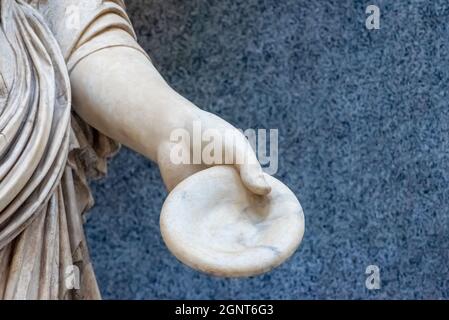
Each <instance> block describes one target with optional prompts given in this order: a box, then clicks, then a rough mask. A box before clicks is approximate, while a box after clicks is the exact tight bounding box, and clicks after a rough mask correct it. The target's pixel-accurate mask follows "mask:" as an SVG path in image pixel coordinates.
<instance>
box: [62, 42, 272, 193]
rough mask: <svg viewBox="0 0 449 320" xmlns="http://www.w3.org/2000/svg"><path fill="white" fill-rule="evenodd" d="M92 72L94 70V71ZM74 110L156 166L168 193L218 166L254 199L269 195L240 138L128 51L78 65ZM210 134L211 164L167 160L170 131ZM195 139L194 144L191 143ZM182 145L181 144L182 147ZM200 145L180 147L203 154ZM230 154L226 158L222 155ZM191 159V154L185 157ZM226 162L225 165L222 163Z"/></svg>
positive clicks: (248, 147) (113, 50) (100, 54)
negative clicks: (231, 169) (230, 168)
mask: <svg viewBox="0 0 449 320" xmlns="http://www.w3.org/2000/svg"><path fill="white" fill-rule="evenodd" d="M93 70H94V71H93ZM71 82H72V91H73V101H74V106H75V108H76V111H77V112H78V113H79V114H80V115H81V116H82V117H83V119H84V120H85V121H87V122H88V123H89V124H91V125H92V126H94V127H96V128H97V129H99V130H100V131H101V132H103V133H105V134H106V135H108V136H110V137H112V138H114V139H115V140H117V141H119V142H121V143H123V144H124V145H127V146H129V147H130V148H132V149H134V150H136V151H138V152H140V153H142V154H144V155H146V156H147V157H148V158H150V159H152V160H154V161H156V162H157V164H158V165H159V168H160V171H161V174H162V177H163V180H164V183H165V185H166V187H167V189H168V190H169V191H170V190H172V189H173V188H174V187H175V186H176V185H177V184H178V183H179V182H181V181H182V180H184V179H185V178H187V177H189V176H190V175H192V174H194V173H196V172H198V171H200V170H203V169H205V168H206V167H209V166H213V165H219V164H224V163H226V164H233V165H235V167H236V168H237V169H238V172H240V176H241V178H242V181H243V183H244V184H245V186H247V187H248V189H249V190H251V191H252V192H254V193H255V194H258V195H265V194H268V193H269V192H270V186H269V185H268V184H267V182H266V181H265V178H264V176H263V171H262V168H261V166H260V164H259V162H258V161H257V158H256V155H255V153H254V151H253V150H252V148H251V145H250V144H249V142H248V141H247V139H246V138H245V136H244V135H243V134H242V133H241V132H240V131H239V130H237V129H236V128H235V127H233V126H232V125H231V124H229V123H228V122H226V121H225V120H223V119H221V118H219V117H218V116H216V115H213V114H211V113H209V112H206V111H203V110H201V109H199V108H198V107H196V106H195V105H193V104H192V103H191V102H189V101H188V100H186V99H184V98H183V97H181V96H180V95H179V94H178V93H176V92H175V91H174V90H173V89H172V88H171V87H170V86H169V85H168V84H167V83H166V82H165V80H164V79H163V78H162V77H161V76H160V75H159V73H158V72H157V70H156V69H155V68H154V66H153V65H152V63H151V61H150V60H149V59H148V58H147V57H146V56H144V55H143V54H142V53H140V52H138V51H136V50H132V49H129V48H120V47H118V48H109V49H108V50H102V51H99V52H96V53H93V54H91V55H90V56H88V57H86V58H85V59H84V60H82V61H81V62H80V63H79V64H78V65H77V66H76V67H75V68H74V70H73V72H72V75H71ZM195 125H196V126H197V127H198V128H200V130H201V132H200V136H201V135H202V134H203V133H204V132H206V131H213V132H214V133H215V134H216V135H218V137H217V136H216V137H215V138H216V139H220V140H221V141H222V142H223V143H222V144H221V145H220V146H221V148H220V149H221V150H211V152H212V153H220V154H221V155H223V156H222V157H218V159H217V158H216V157H215V159H216V161H214V162H212V163H205V162H204V161H203V159H202V158H201V159H199V160H200V161H199V162H195V163H193V161H191V162H190V163H182V164H176V163H174V162H173V159H171V153H172V148H174V147H179V146H176V144H177V143H175V142H174V141H171V140H170V137H171V135H172V133H173V132H174V131H175V130H178V129H182V130H184V131H185V132H186V133H187V134H188V136H189V137H194V136H195V132H194V130H195V128H194V127H195ZM195 140H196V141H195ZM181 143H182V142H181ZM204 146H205V145H204V141H202V140H199V141H198V139H194V140H191V141H189V144H188V145H184V147H185V150H186V152H188V153H192V152H193V149H197V150H199V152H200V153H202V151H203V148H204ZM227 155H231V157H230V158H229V157H228V159H224V158H225V156H227ZM187 157H188V158H189V159H192V158H193V156H192V154H189V155H187ZM225 160H226V161H225Z"/></svg>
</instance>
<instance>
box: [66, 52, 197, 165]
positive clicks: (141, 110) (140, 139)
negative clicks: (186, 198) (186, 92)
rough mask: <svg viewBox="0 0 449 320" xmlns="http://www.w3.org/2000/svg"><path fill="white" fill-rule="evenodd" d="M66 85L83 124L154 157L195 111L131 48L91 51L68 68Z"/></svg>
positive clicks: (151, 157)
mask: <svg viewBox="0 0 449 320" xmlns="http://www.w3.org/2000/svg"><path fill="white" fill-rule="evenodd" d="M71 83H72V93H73V104H74V107H75V110H76V112H77V113H78V114H79V115H80V116H81V117H82V118H83V119H84V120H85V121H86V122H87V123H89V124H90V125H92V126H93V127H95V128H96V129H98V130H99V131H101V132H102V133H104V134H106V135H107V136H109V137H111V138H113V139H115V140H117V141H119V142H120V143H122V144H124V145H126V146H128V147H130V148H132V149H134V150H135V151H137V152H139V153H141V154H143V155H145V156H147V157H148V158H150V159H152V160H154V161H156V160H157V150H158V148H159V146H160V145H161V143H163V142H164V141H168V139H169V137H170V132H171V131H172V130H173V129H176V128H186V127H188V126H189V123H190V124H191V122H192V121H193V119H194V117H195V113H196V112H197V110H198V109H197V108H196V107H195V106H194V105H193V104H191V103H190V102H189V101H188V100H186V99H185V98H183V97H182V96H180V95H179V94H177V93H176V92H175V91H174V90H173V89H172V88H170V86H169V85H168V84H167V83H166V82H165V80H164V79H163V78H162V77H161V76H160V74H159V73H158V71H157V70H156V69H155V68H154V66H153V65H152V64H151V62H150V61H149V60H148V59H147V58H146V57H145V56H144V55H143V54H142V53H140V52H138V51H137V50H134V49H130V48H125V47H114V48H108V49H106V50H101V51H99V52H96V53H94V54H91V55H90V56H88V57H87V58H85V59H84V60H82V61H81V62H80V63H79V64H78V65H77V66H76V67H75V69H74V70H73V71H72V74H71Z"/></svg>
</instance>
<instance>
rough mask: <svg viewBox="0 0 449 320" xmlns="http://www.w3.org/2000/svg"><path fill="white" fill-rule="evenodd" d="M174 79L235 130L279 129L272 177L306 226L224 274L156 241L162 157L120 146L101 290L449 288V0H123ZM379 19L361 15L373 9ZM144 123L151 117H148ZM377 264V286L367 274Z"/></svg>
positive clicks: (97, 216)
mask: <svg viewBox="0 0 449 320" xmlns="http://www.w3.org/2000/svg"><path fill="white" fill-rule="evenodd" d="M127 4H128V9H129V13H130V17H131V20H132V21H133V23H134V25H135V28H136V31H137V34H138V37H139V42H140V43H141V44H142V46H143V47H144V48H145V49H146V50H147V51H148V52H149V53H150V54H151V56H152V57H153V59H154V61H155V62H156V64H157V67H158V69H159V70H160V71H161V73H162V74H163V75H164V76H165V77H166V79H167V80H168V81H169V83H171V84H172V85H173V86H174V87H175V88H176V89H177V90H179V91H180V92H181V93H182V94H184V95H185V96H186V97H188V98H189V99H191V100H192V101H193V102H195V103H196V104H197V105H199V106H201V107H202V108H204V109H206V110H209V111H213V112H215V113H217V114H219V115H220V116H222V117H223V118H225V119H226V120H228V121H230V122H232V123H233V124H235V125H236V126H238V127H240V128H278V129H279V130H280V141H279V143H280V163H279V172H278V173H277V175H276V176H277V177H278V178H280V179H281V180H282V181H284V182H285V183H286V184H287V185H289V186H290V187H291V189H292V190H293V191H294V192H295V193H296V194H297V195H298V196H299V198H300V201H301V203H302V206H303V208H304V212H305V217H306V233H305V237H304V240H303V243H302V245H301V247H300V249H299V250H298V251H297V253H296V254H295V255H294V256H293V258H292V259H290V260H289V261H288V262H287V263H285V264H283V265H282V266H281V267H280V268H278V269H276V270H275V271H273V272H271V273H269V274H266V275H263V276H259V277H254V278H250V279H217V278H212V277H209V276H207V275H203V274H200V273H198V272H195V271H193V270H191V269H189V268H187V267H185V266H184V265H182V264H181V263H179V262H178V261H177V260H176V259H175V258H174V257H173V256H172V255H171V254H170V253H169V252H168V251H167V249H166V247H165V246H164V243H163V242H162V239H161V236H160V232H159V225H158V215H159V210H160V208H161V205H162V203H163V200H164V197H165V196H166V192H165V190H164V188H163V186H162V182H161V179H160V175H159V172H158V169H157V167H156V166H155V165H154V164H152V163H150V162H149V161H148V160H146V159H144V158H143V157H142V156H139V155H137V154H136V153H134V152H131V151H129V150H126V149H123V150H122V152H121V153H120V154H119V156H118V157H116V158H115V159H114V160H113V161H111V165H110V170H109V177H108V178H107V179H105V180H103V181H101V182H98V183H94V193H95V196H96V199H97V206H96V208H95V209H94V210H92V212H91V214H90V216H89V219H88V224H87V234H88V238H89V243H90V248H91V254H92V258H93V261H94V265H95V270H96V272H97V276H98V280H99V283H100V286H101V290H102V293H103V295H104V298H119V299H123V298H127V299H143V298H145V299H171V298H179V299H186V298H188V299H197V298H204V299H209V298H214V299H217V298H222V299H231V298H242V299H253V298H273V299H303V298H305V299H316V298H322V299H334V298H342V299H346V298H362V299H371V298H374V299H378V298H398V299H402V298H449V267H448V258H449V253H448V248H449V225H448V223H449V213H448V205H449V186H448V181H449V170H448V169H449V162H448V160H449V137H448V135H449V106H448V84H449V69H448V62H449V33H448V31H449V30H448V20H449V3H448V1H444V0H442V1H436V0H416V1H414V0H395V1H393V0H391V1H378V0H376V1H369V2H367V1H353V0H334V1H325V0H317V1H309V0H304V1H303V0H207V1H206V0H193V1H181V0H178V1H175V0H151V1H143V0H129V1H128V2H127ZM368 4H377V5H379V6H380V9H381V30H378V31H368V30H366V29H365V17H366V14H365V8H366V6H367V5H368ZM148 125H151V123H149V124H148ZM369 264H377V265H378V266H379V267H380V269H381V279H382V288H381V289H380V290H378V291H368V290H367V289H366V288H365V284H364V282H365V274H364V272H365V268H366V266H367V265H369Z"/></svg>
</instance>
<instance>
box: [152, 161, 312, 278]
mask: <svg viewBox="0 0 449 320" xmlns="http://www.w3.org/2000/svg"><path fill="white" fill-rule="evenodd" d="M266 180H267V182H268V183H269V184H270V185H271V187H272V191H271V193H270V194H268V195H267V196H258V195H254V194H253V193H251V192H250V191H249V190H248V189H247V188H246V187H245V186H244V185H243V183H242V181H241V179H240V176H239V174H238V172H237V171H236V170H235V169H234V168H233V167H231V166H215V167H211V168H209V169H206V170H203V171H200V172H198V173H196V174H194V175H192V176H190V177H189V178H187V179H186V180H184V181H182V182H181V183H180V184H179V185H178V186H176V188H175V189H173V190H172V192H171V193H170V194H169V195H168V197H167V199H166V200H165V202H164V205H163V207H162V213H161V217H160V226H161V233H162V237H163V239H164V241H165V243H166V245H167V247H168V248H169V250H170V251H171V252H172V253H173V254H174V255H175V256H176V257H177V258H178V259H179V260H181V261H182V262H183V263H185V264H186V265H188V266H190V267H192V268H194V269H197V270H200V271H203V272H206V273H210V274H213V275H217V276H225V277H240V276H252V275H257V274H261V273H264V272H267V271H269V270H271V269H273V268H274V267H276V266H278V265H280V264H281V263H282V262H284V261H285V260H286V259H287V258H289V257H290V256H291V255H292V254H293V253H294V252H295V250H296V248H297V247H298V245H299V244H300V242H301V240H302V236H303V234H304V214H303V211H302V208H301V205H300V204H299V201H298V199H297V198H296V197H295V195H294V194H293V192H292V191H291V190H290V189H289V188H288V187H287V186H285V185H284V184H283V183H282V182H280V181H279V180H277V179H275V178H273V177H271V176H269V175H266Z"/></svg>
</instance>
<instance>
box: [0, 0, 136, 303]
mask: <svg viewBox="0 0 449 320" xmlns="http://www.w3.org/2000/svg"><path fill="white" fill-rule="evenodd" d="M0 1H1V2H0V12H1V28H0V298H2V299H98V298H100V293H99V290H98V287H97V283H96V280H95V275H94V272H93V268H92V265H91V263H90V260H89V254H88V250H87V245H86V240H85V236H84V231H83V226H82V224H83V214H84V213H85V212H86V210H88V209H89V208H90V207H91V206H92V205H93V200H92V196H91V193H90V191H89V187H88V184H87V181H88V180H89V179H91V178H99V177H101V176H103V175H105V173H106V160H107V158H108V157H109V156H111V155H112V154H114V153H115V152H116V151H117V150H118V147H119V146H118V144H117V143H115V142H114V141H112V140H110V139H109V138H108V137H106V136H104V135H102V134H101V133H99V132H98V131H96V130H95V129H93V128H92V127H90V126H89V125H87V124H86V123H85V122H83V121H82V120H81V119H80V118H79V117H78V116H77V115H76V114H75V113H74V111H73V110H72V106H71V97H70V83H69V72H70V71H71V70H72V69H73V68H74V67H75V66H76V64H77V63H78V62H79V61H80V60H81V59H83V58H85V57H86V56H88V55H89V54H91V53H93V52H95V51H98V50H104V49H106V48H108V47H111V46H128V47H131V48H135V49H136V50H140V51H142V49H141V48H140V47H139V46H138V45H137V43H136V42H135V41H130V37H129V34H131V35H132V36H133V37H135V35H134V31H133V29H132V27H131V23H130V22H129V19H128V17H127V15H126V13H125V9H124V3H123V1H122V0H110V1H101V0H81V1H80V0H38V1H31V0H28V1H24V0H0ZM99 34H102V37H101V38H99V37H97V35H99ZM125 35H126V36H125ZM72 266H76V268H73V267H72ZM77 270H79V273H80V274H79V275H80V279H79V282H80V286H79V288H78V287H77V286H76V284H77V282H78V281H77V280H78V279H76V276H77ZM68 276H74V277H72V278H70V277H69V278H68ZM73 286H75V288H73Z"/></svg>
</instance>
